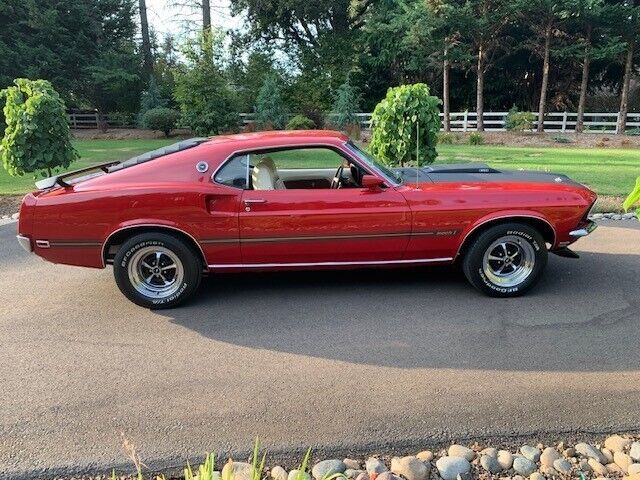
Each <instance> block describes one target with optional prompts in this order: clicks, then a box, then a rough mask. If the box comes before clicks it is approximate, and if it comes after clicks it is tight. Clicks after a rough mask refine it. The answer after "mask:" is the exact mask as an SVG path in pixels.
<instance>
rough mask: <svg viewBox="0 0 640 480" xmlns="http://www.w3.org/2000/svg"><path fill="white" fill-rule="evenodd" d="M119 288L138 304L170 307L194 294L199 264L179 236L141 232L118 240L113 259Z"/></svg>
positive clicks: (157, 307)
mask: <svg viewBox="0 0 640 480" xmlns="http://www.w3.org/2000/svg"><path fill="white" fill-rule="evenodd" d="M113 274H114V276H115V280H116V284H117V285H118V288H119V289H120V291H121V292H122V293H123V294H124V295H125V296H126V297H127V298H128V299H129V300H131V301H132V302H134V303H135V304H137V305H140V306H142V307H147V308H153V309H161V308H172V307H175V306H177V305H179V304H180V303H182V302H184V301H185V300H187V299H188V298H189V297H190V296H192V295H193V294H194V292H195V291H196V290H197V288H198V285H199V284H200V278H201V274H202V266H201V265H200V261H199V258H198V256H197V254H196V253H195V252H193V250H192V249H191V248H190V247H189V246H188V245H186V244H185V243H184V242H183V241H182V240H180V239H179V238H176V237H175V236H173V235H169V234H164V233H143V234H140V235H136V236H134V237H132V238H130V239H129V240H127V241H126V242H124V243H123V244H122V246H121V247H120V249H119V250H118V253H117V254H116V256H115V258H114V261H113Z"/></svg>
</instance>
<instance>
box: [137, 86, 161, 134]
mask: <svg viewBox="0 0 640 480" xmlns="http://www.w3.org/2000/svg"><path fill="white" fill-rule="evenodd" d="M167 103H168V102H167V100H166V99H165V98H162V94H161V93H160V88H159V87H158V83H157V82H156V79H155V78H154V77H153V76H152V77H151V78H150V79H149V85H148V86H147V89H146V90H143V91H142V93H141V94H140V110H139V112H138V122H137V123H138V125H140V126H141V127H144V126H145V123H144V114H145V113H147V112H148V111H149V110H152V109H154V108H162V107H166V106H167Z"/></svg>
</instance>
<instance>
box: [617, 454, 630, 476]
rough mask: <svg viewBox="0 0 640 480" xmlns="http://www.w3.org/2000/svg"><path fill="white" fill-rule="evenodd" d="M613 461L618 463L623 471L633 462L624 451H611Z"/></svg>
mask: <svg viewBox="0 0 640 480" xmlns="http://www.w3.org/2000/svg"><path fill="white" fill-rule="evenodd" d="M613 463H615V464H616V465H618V466H619V467H620V468H621V469H622V471H623V472H624V473H627V471H628V470H629V465H631V464H632V463H633V460H631V457H630V456H629V455H627V454H626V453H624V452H620V451H617V452H613Z"/></svg>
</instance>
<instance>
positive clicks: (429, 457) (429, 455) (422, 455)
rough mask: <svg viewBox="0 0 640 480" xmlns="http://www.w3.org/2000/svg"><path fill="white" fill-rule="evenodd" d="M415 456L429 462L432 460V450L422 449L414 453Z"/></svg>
mask: <svg viewBox="0 0 640 480" xmlns="http://www.w3.org/2000/svg"><path fill="white" fill-rule="evenodd" d="M416 458H417V459H418V460H420V461H422V462H430V461H431V460H433V452H432V451H431V450H423V451H422V452H420V453H418V454H417V455H416Z"/></svg>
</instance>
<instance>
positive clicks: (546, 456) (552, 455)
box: [540, 447, 560, 467]
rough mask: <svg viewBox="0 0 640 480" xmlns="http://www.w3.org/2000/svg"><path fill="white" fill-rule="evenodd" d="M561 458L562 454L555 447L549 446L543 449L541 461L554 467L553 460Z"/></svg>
mask: <svg viewBox="0 0 640 480" xmlns="http://www.w3.org/2000/svg"><path fill="white" fill-rule="evenodd" d="M559 458H560V454H559V453H558V451H557V450H556V449H555V448H553V447H547V448H545V449H544V450H543V451H542V454H541V455H540V463H541V464H542V465H547V466H550V467H552V466H553V462H555V461H556V460H558V459H559Z"/></svg>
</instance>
